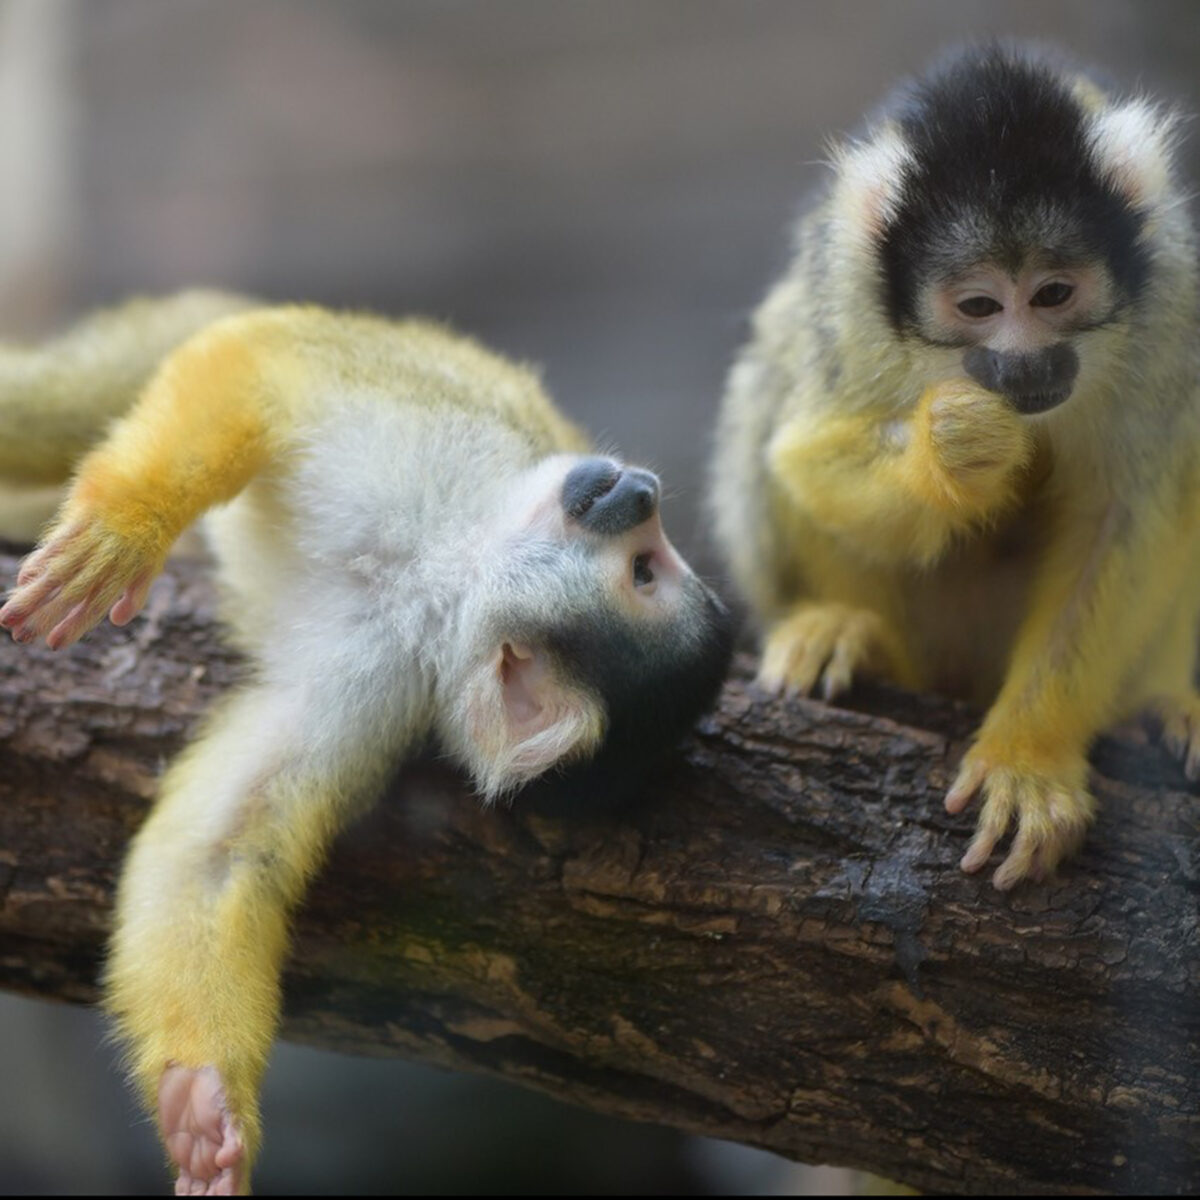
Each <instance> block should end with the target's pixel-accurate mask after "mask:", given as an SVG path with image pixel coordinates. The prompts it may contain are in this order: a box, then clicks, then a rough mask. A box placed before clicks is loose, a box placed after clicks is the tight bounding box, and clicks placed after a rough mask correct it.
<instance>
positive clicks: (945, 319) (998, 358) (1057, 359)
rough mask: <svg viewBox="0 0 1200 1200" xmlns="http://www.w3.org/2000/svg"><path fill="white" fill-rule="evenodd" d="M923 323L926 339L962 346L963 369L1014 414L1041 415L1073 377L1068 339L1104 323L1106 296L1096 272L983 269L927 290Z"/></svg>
mask: <svg viewBox="0 0 1200 1200" xmlns="http://www.w3.org/2000/svg"><path fill="white" fill-rule="evenodd" d="M922 307H923V309H924V313H923V317H924V321H923V324H924V325H925V326H926V329H927V332H928V336H929V338H930V340H932V341H936V342H938V343H940V344H943V345H945V344H949V345H961V346H963V347H964V351H963V369H964V370H965V371H966V373H967V374H968V375H969V376H970V377H971V378H972V379H974V380H975V381H976V383H979V384H980V385H981V386H983V387H985V388H987V389H988V390H989V391H992V392H996V393H998V394H999V395H1002V396H1004V397H1005V398H1006V399H1007V400H1008V401H1009V402H1010V403H1011V404H1012V405H1013V407H1014V408H1016V409H1017V411H1018V412H1021V413H1025V414H1029V415H1032V414H1035V413H1043V412H1048V411H1049V410H1050V409H1052V408H1054V407H1056V406H1057V405H1059V404H1061V403H1062V402H1063V401H1064V400H1066V399H1067V398H1068V397H1069V396H1070V395H1071V392H1072V390H1073V388H1074V386H1075V381H1076V377H1077V376H1078V374H1079V355H1078V353H1077V351H1076V349H1075V346H1074V345H1073V344H1072V343H1073V340H1074V339H1075V338H1077V337H1078V336H1080V335H1082V334H1083V333H1084V332H1085V331H1087V330H1089V329H1093V328H1095V327H1096V326H1097V325H1100V324H1103V323H1104V322H1105V321H1107V320H1108V319H1110V317H1111V315H1112V310H1113V307H1114V306H1113V302H1112V289H1111V285H1110V282H1109V280H1108V277H1107V275H1106V273H1105V272H1104V271H1103V269H1102V268H1100V267H1097V266H1094V265H1090V264H1084V265H1078V266H1073V267H1059V268H1057V269H1054V268H1050V267H1027V268H1025V269H1023V270H1020V271H1018V272H1017V273H1015V274H1013V273H1010V272H1008V271H1005V270H1003V269H1002V268H1000V267H998V266H996V265H994V264H983V265H980V266H978V267H976V268H974V269H972V270H970V271H967V272H964V273H962V274H959V275H956V276H954V277H953V278H951V279H949V280H947V281H945V282H943V283H940V284H937V285H934V286H932V287H931V288H930V289H929V292H928V294H927V295H926V297H925V299H924V304H923V306H922Z"/></svg>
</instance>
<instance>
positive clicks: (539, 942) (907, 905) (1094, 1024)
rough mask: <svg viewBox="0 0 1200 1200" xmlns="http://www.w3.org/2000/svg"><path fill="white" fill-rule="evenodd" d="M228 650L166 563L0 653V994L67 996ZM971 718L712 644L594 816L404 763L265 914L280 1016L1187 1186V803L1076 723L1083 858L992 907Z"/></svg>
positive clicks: (682, 1097)
mask: <svg viewBox="0 0 1200 1200" xmlns="http://www.w3.org/2000/svg"><path fill="white" fill-rule="evenodd" d="M14 570H15V559H14V558H12V557H4V556H3V555H0V574H2V575H3V577H4V578H11V577H12V574H13V571H14ZM238 672H239V665H238V662H237V660H236V658H235V656H234V655H232V654H231V653H230V652H229V651H227V650H226V649H224V648H223V647H222V646H221V644H220V642H219V640H218V637H217V630H216V627H215V624H214V610H213V595H212V591H211V589H210V588H209V586H208V585H207V583H206V582H205V581H204V578H203V572H202V570H201V569H199V567H198V565H197V564H189V563H186V562H179V563H175V564H173V565H172V566H171V567H170V569H169V570H168V572H167V574H166V576H165V577H164V579H163V580H162V581H161V582H160V584H159V585H157V587H156V589H155V591H154V593H153V595H152V599H151V603H150V605H149V611H148V615H147V617H145V618H143V619H142V620H141V621H139V622H138V623H136V624H134V625H133V626H131V627H130V628H129V629H127V630H114V629H112V628H109V627H106V628H105V629H103V630H100V631H98V632H97V633H96V634H93V635H92V636H91V637H90V638H89V639H88V641H87V642H85V643H84V644H82V645H80V646H78V647H76V648H75V649H74V650H72V651H71V652H70V653H67V654H62V655H58V656H55V655H52V654H50V653H49V652H47V651H45V650H44V649H37V648H34V647H28V646H26V647H18V646H15V645H13V644H11V643H10V642H8V640H7V639H5V640H3V642H0V902H2V907H0V984H2V985H3V986H5V987H8V988H14V989H17V990H23V991H29V992H36V993H39V994H42V995H46V996H56V997H59V998H62V999H67V1000H73V1001H79V1002H91V1001H93V1000H94V999H95V998H96V983H95V981H96V974H97V968H98V964H99V962H100V958H101V954H102V948H103V942H104V939H105V937H106V934H107V931H108V925H109V920H110V911H111V904H112V890H113V882H114V877H115V875H116V871H117V868H118V865H119V863H120V861H121V857H122V853H123V849H124V846H125V843H126V841H127V840H128V838H129V835H130V833H131V832H132V831H133V829H134V828H135V827H136V826H137V824H138V822H139V821H140V819H141V817H142V815H143V813H144V811H145V807H146V805H147V803H148V802H149V800H150V798H151V796H152V794H153V792H154V788H155V780H156V777H157V775H158V773H159V771H160V769H161V765H162V763H163V761H164V760H165V759H166V758H167V757H169V756H170V755H171V754H172V753H173V752H174V751H175V750H176V749H177V748H178V746H179V745H180V744H181V742H182V740H183V739H184V737H185V736H186V734H187V733H188V731H189V730H190V729H191V728H192V727H193V725H194V724H195V722H196V719H197V717H198V716H199V715H200V713H201V712H202V711H203V710H204V708H205V706H206V705H207V703H208V702H209V701H210V700H211V698H212V697H213V695H214V694H215V693H216V692H219V691H220V690H222V689H223V688H226V687H228V686H229V685H230V684H231V683H232V682H233V681H234V680H235V679H236V677H237V675H238ZM975 719H976V718H975V716H974V715H973V714H971V713H970V712H969V711H967V710H966V709H964V708H962V707H959V706H955V705H951V704H949V703H946V702H942V701H937V700H933V699H930V698H924V697H913V696H906V695H903V694H901V693H898V692H889V691H885V690H876V691H871V692H868V693H863V694H861V695H860V696H858V697H856V700H855V708H854V709H853V710H851V709H844V708H829V707H826V706H824V705H821V704H818V703H815V702H808V701H802V700H801V701H791V702H788V703H783V702H777V701H774V700H769V699H767V698H765V697H763V696H761V695H758V694H756V693H755V691H754V689H753V688H752V687H751V686H750V685H749V684H748V683H747V674H746V664H742V666H741V669H740V673H739V674H738V675H737V677H736V678H735V679H734V680H733V681H732V682H731V683H730V684H729V685H728V686H727V687H726V689H725V692H724V695H723V697H722V700H721V705H720V709H719V711H718V712H717V713H716V714H714V715H713V716H712V717H711V718H709V719H707V720H706V721H705V722H703V723H702V725H701V727H700V728H699V730H698V731H697V733H696V736H695V737H694V738H693V739H692V740H691V741H690V743H689V744H688V745H687V746H686V748H685V750H684V752H683V753H682V754H681V755H679V756H677V758H676V760H675V761H674V762H673V763H672V764H671V765H670V766H669V767H667V768H664V770H663V772H662V773H661V775H660V777H657V778H654V779H650V780H647V784H646V788H645V791H646V798H645V802H644V804H642V805H640V806H638V807H637V808H636V809H635V810H633V811H632V812H629V813H626V814H624V815H621V816H619V817H613V816H609V817H604V816H601V815H596V814H594V813H579V814H576V815H573V816H572V817H571V818H570V819H562V818H560V817H556V816H553V815H548V814H547V813H546V812H545V811H541V810H539V809H538V808H537V806H534V805H522V803H521V802H520V801H519V800H518V802H517V803H516V805H515V806H514V807H513V808H512V809H511V810H503V809H502V810H494V811H483V810H482V809H481V808H480V807H479V805H478V803H477V802H476V801H475V800H474V799H473V798H472V797H471V796H470V795H468V794H466V792H465V791H464V789H463V788H462V786H461V785H460V783H459V782H458V781H457V780H456V779H455V778H454V776H452V775H451V774H449V773H448V772H447V771H445V770H444V769H442V768H439V767H437V766H436V765H434V764H423V765H420V766H418V767H416V768H414V769H410V770H409V771H407V772H406V773H405V775H404V777H403V778H402V779H401V780H400V781H398V783H397V785H396V787H395V788H394V789H393V790H392V792H391V794H390V795H389V796H388V797H387V798H386V799H385V801H384V802H383V803H381V804H380V805H379V806H378V807H377V808H376V809H375V810H374V811H373V812H372V813H371V814H370V815H369V816H368V817H366V818H364V819H363V820H362V821H360V822H359V823H358V824H357V825H355V826H354V827H353V828H352V829H350V830H349V831H348V832H347V834H346V835H345V836H344V837H343V838H342V839H341V840H340V842H339V844H338V846H337V849H336V851H335V853H334V855H333V861H332V862H331V864H330V866H329V869H328V870H327V871H326V872H325V873H324V874H323V875H322V877H321V878H320V879H319V880H318V881H317V883H316V884H315V886H314V887H313V889H312V892H311V894H310V896H309V899H308V902H307V903H306V905H305V907H304V910H303V912H302V913H301V914H300V916H299V918H298V920H297V930H296V941H295V949H294V954H293V957H292V962H291V964H290V967H289V970H288V974H287V997H288V998H287V1018H286V1025H285V1030H284V1033H285V1036H288V1037H291V1038H295V1039H298V1040H302V1041H308V1042H313V1043H316V1044H320V1045H323V1046H331V1047H335V1048H340V1049H344V1050H349V1051H353V1052H361V1053H367V1054H401V1055H405V1056H409V1057H414V1058H420V1059H424V1060H426V1061H432V1062H437V1063H441V1064H444V1065H447V1066H451V1067H460V1068H465V1069H469V1070H483V1071H489V1072H494V1073H496V1074H500V1075H503V1076H505V1077H507V1078H509V1079H513V1080H516V1081H518V1082H522V1083H526V1084H529V1085H531V1086H534V1087H538V1088H541V1089H543V1090H545V1091H547V1092H550V1093H552V1094H553V1095H556V1096H559V1097H562V1098H563V1099H566V1100H570V1101H573V1102H575V1103H579V1104H583V1105H585V1106H587V1107H590V1108H594V1109H597V1110H601V1111H604V1112H608V1113H616V1114H619V1115H623V1116H626V1117H632V1118H634V1119H637V1120H646V1121H656V1122H661V1123H666V1124H671V1125H676V1126H679V1127H681V1128H684V1129H688V1130H692V1131H695V1132H697V1133H704V1134H710V1135H713V1136H716V1137H722V1138H730V1139H733V1140H736V1141H741V1142H746V1143H749V1144H752V1145H756V1146H762V1147H766V1148H768V1149H771V1150H775V1151H777V1152H779V1153H781V1154H785V1155H788V1156H791V1157H794V1158H798V1159H802V1160H805V1161H809V1162H831V1163H845V1164H852V1165H854V1166H859V1167H865V1168H869V1169H871V1170H873V1171H876V1172H879V1173H881V1174H883V1175H886V1176H889V1177H891V1178H894V1179H899V1180H903V1181H905V1182H907V1183H910V1184H913V1185H914V1186H917V1187H920V1188H923V1189H926V1190H936V1191H987V1192H1004V1191H1013V1192H1022V1191H1035V1190H1036V1191H1043V1192H1067V1191H1080V1190H1092V1189H1099V1190H1105V1191H1143V1192H1145V1191H1150V1192H1192V1193H1194V1192H1196V1191H1198V1190H1200V920H1198V918H1197V898H1198V895H1200V840H1198V836H1197V827H1198V824H1200V822H1198V820H1197V818H1198V816H1200V804H1198V802H1197V798H1196V796H1195V795H1194V794H1192V793H1190V792H1189V791H1188V789H1187V784H1186V781H1185V780H1184V777H1183V775H1182V773H1181V771H1180V770H1179V769H1178V768H1177V767H1176V766H1175V764H1174V763H1172V762H1171V761H1170V760H1169V759H1168V757H1167V755H1166V754H1165V753H1164V752H1161V751H1159V750H1157V749H1155V748H1153V747H1149V746H1146V745H1145V744H1144V739H1139V738H1138V736H1137V734H1136V733H1135V732H1132V731H1131V732H1127V733H1125V734H1123V735H1122V736H1120V737H1115V738H1109V739H1105V740H1104V741H1103V742H1102V743H1101V744H1100V746H1099V747H1098V749H1097V752H1096V754H1095V755H1094V762H1095V765H1096V772H1097V778H1096V790H1097V793H1098V795H1099V798H1100V802H1101V816H1100V819H1099V821H1098V822H1097V824H1096V826H1095V828H1094V829H1093V831H1092V833H1091V835H1090V836H1089V838H1088V842H1087V845H1086V847H1085V849H1084V851H1083V853H1082V855H1081V856H1080V857H1079V858H1078V859H1076V860H1075V861H1074V862H1073V863H1072V864H1070V865H1069V866H1068V867H1067V868H1066V869H1065V870H1064V871H1063V873H1062V875H1061V877H1060V879H1059V880H1058V881H1057V882H1054V883H1051V884H1048V885H1040V886H1026V887H1024V888H1022V889H1020V890H1018V891H1017V892H1016V893H1015V894H1014V895H1011V896H1003V895H1000V894H998V893H996V892H995V891H993V889H992V888H991V887H990V885H989V884H988V883H987V882H986V880H983V879H980V878H967V877H965V876H963V875H961V874H960V873H959V871H958V870H957V866H956V864H957V861H958V858H959V857H960V855H961V854H962V852H963V850H964V848H965V846H966V842H967V840H968V835H969V831H970V827H971V817H970V816H967V817H960V818H951V817H948V816H947V815H946V814H945V813H944V811H943V809H942V805H941V797H942V794H943V792H944V790H945V788H946V787H947V786H948V783H949V781H950V777H951V773H952V768H953V765H954V763H955V762H956V760H957V756H958V754H959V752H960V751H961V749H962V745H963V742H964V739H965V737H966V736H967V735H968V733H969V731H970V729H971V728H972V726H973V723H974V721H975Z"/></svg>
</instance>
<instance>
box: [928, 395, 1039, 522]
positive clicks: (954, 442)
mask: <svg viewBox="0 0 1200 1200" xmlns="http://www.w3.org/2000/svg"><path fill="white" fill-rule="evenodd" d="M919 409H920V416H919V418H918V420H919V423H920V424H924V426H925V429H926V437H927V438H928V440H929V445H930V447H931V449H932V451H933V456H934V460H935V462H936V464H937V467H938V468H939V469H940V471H942V472H944V473H945V477H948V480H949V482H948V483H947V484H946V486H947V487H949V488H950V489H951V490H952V493H953V494H954V495H955V496H956V497H957V499H958V501H959V502H967V503H970V504H972V505H983V506H984V507H988V506H990V505H991V504H993V503H999V502H1000V501H1002V500H1003V499H1004V498H1006V496H1007V494H1008V490H1009V484H1008V482H1007V481H1009V480H1010V479H1011V477H1012V474H1013V472H1014V471H1015V470H1016V469H1017V468H1018V467H1020V466H1021V465H1022V464H1024V463H1025V462H1026V461H1027V460H1028V458H1029V454H1030V450H1031V447H1032V442H1031V440H1030V433H1029V429H1028V427H1027V425H1026V424H1025V422H1023V421H1022V419H1021V417H1020V416H1019V415H1018V414H1017V413H1016V411H1015V410H1014V409H1013V408H1012V407H1011V406H1010V405H1008V404H1007V403H1006V402H1005V401H1004V400H1003V399H1001V398H1000V397H999V396H996V395H993V394H992V393H991V392H989V391H986V390H985V389H983V388H981V387H979V386H978V385H977V384H974V383H972V382H971V381H970V380H967V379H962V380H958V379H955V380H949V381H945V382H943V383H939V384H936V385H934V386H933V387H931V388H929V389H928V390H927V391H926V392H925V394H924V395H923V396H922V398H921V403H920V405H919ZM960 491H961V493H962V494H961V495H959V492H960Z"/></svg>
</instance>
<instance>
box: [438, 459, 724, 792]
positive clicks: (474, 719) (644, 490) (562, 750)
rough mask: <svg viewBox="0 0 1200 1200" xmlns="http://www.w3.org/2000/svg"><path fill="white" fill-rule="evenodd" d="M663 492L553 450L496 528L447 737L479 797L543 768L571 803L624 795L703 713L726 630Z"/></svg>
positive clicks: (598, 462)
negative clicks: (666, 519) (663, 509)
mask: <svg viewBox="0 0 1200 1200" xmlns="http://www.w3.org/2000/svg"><path fill="white" fill-rule="evenodd" d="M659 496H660V487H659V482H658V479H657V477H656V476H654V475H653V474H651V473H650V472H649V471H644V470H641V469H638V468H634V467H627V466H625V465H624V464H622V463H620V462H618V461H616V460H615V459H612V458H601V457H590V456H589V457H585V458H578V457H571V456H559V457H556V458H553V459H549V460H546V461H544V462H543V463H541V464H540V465H539V466H538V467H537V468H535V469H534V470H533V471H532V472H531V473H530V476H529V477H528V479H527V480H526V481H525V482H524V484H523V486H522V489H521V492H520V494H519V496H518V497H516V498H515V502H514V506H513V509H512V511H511V513H510V514H509V515H507V516H505V517H504V518H502V519H501V525H502V529H503V534H502V536H499V537H497V538H495V539H494V542H493V544H494V546H495V550H496V553H495V556H494V557H491V558H489V559H488V560H487V561H486V562H485V563H483V564H481V566H482V569H483V573H484V574H485V575H486V579H487V586H486V588H485V589H481V590H480V591H479V592H478V593H477V601H478V603H477V604H476V605H472V606H471V609H470V611H469V613H468V615H467V620H466V621H465V622H464V627H463V632H464V633H466V634H467V635H468V636H467V638H466V639H465V640H464V643H463V646H464V652H465V654H466V656H467V657H466V658H465V659H464V664H463V669H462V670H461V671H454V672H452V673H450V674H449V676H448V680H449V683H450V686H451V687H453V688H454V689H455V692H456V698H455V701H454V703H453V704H450V705H448V706H447V709H448V711H449V712H450V713H451V716H452V720H451V723H450V725H449V726H448V728H446V729H444V730H442V735H443V738H444V740H446V741H448V742H449V743H450V744H451V745H452V746H453V747H454V748H456V749H457V750H458V752H459V754H460V756H461V757H462V758H463V759H464V761H466V762H467V763H468V765H469V766H471V768H472V773H473V774H474V775H475V777H476V780H477V782H478V783H479V785H480V788H481V790H482V791H483V792H484V793H485V795H489V796H494V795H500V794H504V793H505V792H509V791H511V790H513V789H514V788H515V787H517V786H520V785H522V784H525V783H527V782H529V781H531V780H533V779H535V778H538V777H539V776H542V775H544V774H545V773H546V772H547V771H550V770H552V769H553V770H555V772H556V774H557V775H559V776H560V777H561V782H562V786H563V787H564V788H566V789H568V790H569V791H571V793H572V794H573V795H575V796H577V797H579V796H583V795H585V794H586V795H588V796H591V797H595V796H597V795H604V796H611V795H612V794H613V793H616V792H623V791H625V790H627V789H628V785H629V782H630V781H631V780H636V779H637V778H638V777H639V776H640V773H641V770H642V767H643V766H644V765H645V764H646V763H647V762H648V761H650V760H651V759H653V758H654V757H656V756H657V755H660V754H661V753H662V752H663V751H665V750H667V749H669V748H670V747H671V746H672V745H673V744H674V743H675V742H677V741H678V740H679V739H680V738H681V737H682V736H683V734H684V733H685V732H686V731H687V729H688V728H689V727H690V726H691V725H692V723H693V722H694V721H695V719H696V718H697V717H698V716H699V715H700V713H701V712H703V711H704V709H705V708H707V707H708V706H709V705H710V704H711V703H712V701H713V699H714V697H715V696H716V693H717V690H718V688H719V687H720V685H721V682H722V681H723V679H724V677H725V674H726V672H727V670H728V666H729V660H730V657H731V654H732V646H733V629H732V621H731V618H730V615H729V612H728V610H727V609H726V608H725V606H724V604H722V602H721V601H720V599H719V598H718V597H717V596H716V594H715V593H714V592H713V591H712V590H711V589H710V588H709V587H708V586H707V585H706V584H704V583H703V582H702V581H701V580H700V579H699V578H698V577H697V576H696V575H695V573H694V572H693V571H692V570H691V568H690V567H689V566H688V565H687V563H686V562H684V560H683V559H682V558H681V557H680V555H679V554H678V552H677V551H676V550H675V548H674V547H673V546H672V545H671V543H670V542H669V541H668V540H667V537H666V534H665V532H664V530H663V527H662V521H661V519H660V515H659ZM564 768H566V771H565V773H564Z"/></svg>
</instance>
